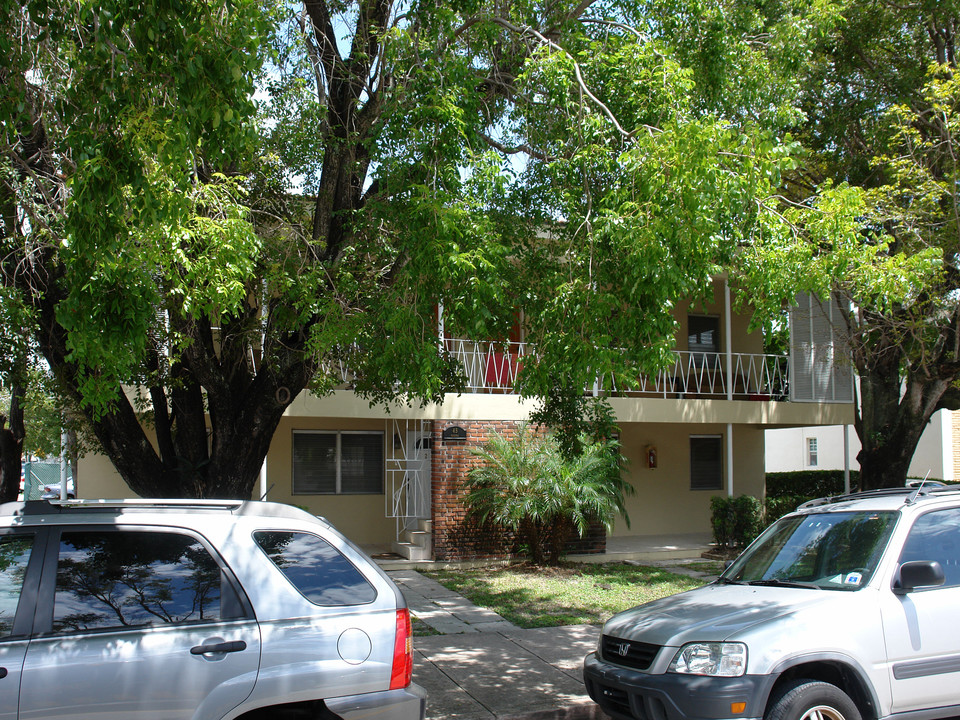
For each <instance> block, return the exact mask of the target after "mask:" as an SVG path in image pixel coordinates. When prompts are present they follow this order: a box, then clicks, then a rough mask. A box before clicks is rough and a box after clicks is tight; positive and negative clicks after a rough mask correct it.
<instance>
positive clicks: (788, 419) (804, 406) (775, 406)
mask: <svg viewBox="0 0 960 720" xmlns="http://www.w3.org/2000/svg"><path fill="white" fill-rule="evenodd" d="M607 400H608V402H609V403H610V406H611V407H612V408H613V411H614V413H615V414H616V418H617V421H618V422H622V423H682V424H691V425H704V424H715V423H733V424H736V425H757V426H763V427H792V426H804V425H850V424H853V420H854V407H853V404H852V403H794V402H782V401H772V400H769V401H768V400H717V399H702V398H689V397H687V398H667V399H664V398H629V397H620V398H617V397H615V398H607ZM538 407H539V403H538V402H536V401H535V400H521V399H520V397H519V396H517V395H513V394H499V395H498V394H482V393H466V394H463V395H452V394H451V395H447V396H446V398H445V399H444V401H443V402H442V403H429V404H427V405H425V406H423V407H420V406H418V405H414V406H408V405H405V404H403V403H391V404H390V405H389V407H388V408H384V406H382V405H374V406H373V407H371V406H370V404H369V402H367V401H366V400H364V399H362V398H360V397H358V396H357V395H356V394H355V393H353V392H352V391H349V390H337V391H334V392H333V393H331V394H330V395H326V396H323V397H317V396H315V395H311V394H309V393H301V394H300V396H299V397H297V399H296V400H294V401H293V403H292V404H291V405H290V407H289V408H287V411H286V413H285V416H287V417H326V418H334V417H336V418H353V419H370V420H382V419H383V418H384V417H388V416H389V417H392V418H396V419H400V420H403V419H424V420H526V419H528V418H529V417H530V414H531V413H532V412H533V411H535V410H536V409H537V408H538Z"/></svg>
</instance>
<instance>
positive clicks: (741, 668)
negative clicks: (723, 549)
mask: <svg viewBox="0 0 960 720" xmlns="http://www.w3.org/2000/svg"><path fill="white" fill-rule="evenodd" d="M584 676H585V680H586V685H587V689H588V691H589V693H590V696H591V697H592V698H593V699H594V700H595V701H596V702H597V703H599V704H600V706H601V707H602V709H603V710H604V711H605V712H606V713H607V714H609V715H611V716H612V717H614V718H626V719H633V718H636V719H638V720H686V719H692V718H712V719H721V718H736V719H738V720H739V719H741V718H766V719H767V720H861V719H864V720H866V719H868V718H869V719H871V720H874V719H878V718H890V717H898V718H914V719H917V718H923V719H924V720H929V719H930V718H941V717H951V716H956V715H960V491H957V490H954V489H951V488H926V487H922V488H900V489H893V490H881V491H874V492H865V493H860V494H856V495H848V496H843V497H837V498H827V499H823V500H817V501H813V502H811V503H807V504H806V505H804V506H801V507H800V508H799V509H798V510H797V511H796V512H795V513H791V514H789V515H787V516H785V517H783V518H781V519H780V520H778V521H777V522H776V523H774V524H773V525H772V526H771V527H769V528H768V529H767V530H766V531H765V532H764V533H763V534H762V535H761V536H760V537H759V538H757V540H756V541H755V542H754V543H753V544H752V545H750V547H749V548H747V550H746V551H744V553H743V554H742V555H741V556H740V557H739V558H738V559H737V560H736V561H734V563H733V564H732V565H731V566H730V567H729V568H728V569H727V570H726V571H725V572H724V573H723V575H722V576H721V577H720V578H719V580H717V581H716V582H714V583H712V584H710V585H707V586H705V587H702V588H699V589H697V590H693V591H690V592H687V593H682V594H680V595H675V596H673V597H669V598H664V599H662V600H657V601H654V602H652V603H648V604H646V605H642V606H640V607H637V608H634V609H632V610H628V611H627V612H624V613H621V614H619V615H616V616H614V617H613V618H611V619H610V620H609V621H608V622H607V623H606V625H604V628H603V633H602V636H601V639H600V645H599V648H598V649H597V651H596V652H594V653H591V654H590V655H588V656H587V658H586V659H585V661H584Z"/></svg>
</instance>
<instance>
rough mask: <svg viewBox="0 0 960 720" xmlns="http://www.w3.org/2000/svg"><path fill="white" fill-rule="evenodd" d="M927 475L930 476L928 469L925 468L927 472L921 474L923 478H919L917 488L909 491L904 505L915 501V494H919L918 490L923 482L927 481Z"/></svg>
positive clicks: (921, 487)
mask: <svg viewBox="0 0 960 720" xmlns="http://www.w3.org/2000/svg"><path fill="white" fill-rule="evenodd" d="M928 477H930V470H929V469H928V470H927V474H926V475H924V476H923V480H921V481H920V484H919V485H917V489H916V490H914V491H913V492H912V493H910V495H909V496H908V497H907V501H906V502H905V503H904V505H911V504H912V503H914V502H916V500H917V495H919V494H920V491H921V490H923V484H924V483H925V482H926V481H927V478H928Z"/></svg>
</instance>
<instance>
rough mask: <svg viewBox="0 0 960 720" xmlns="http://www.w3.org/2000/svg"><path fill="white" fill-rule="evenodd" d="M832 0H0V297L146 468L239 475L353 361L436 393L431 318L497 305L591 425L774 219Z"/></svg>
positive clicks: (563, 429)
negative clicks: (802, 90) (593, 402)
mask: <svg viewBox="0 0 960 720" xmlns="http://www.w3.org/2000/svg"><path fill="white" fill-rule="evenodd" d="M835 16H836V12H835V9H834V4H833V3H832V2H827V1H825V0H819V1H818V2H815V3H801V2H799V1H790V2H788V1H787V0H782V1H780V2H777V3H772V4H771V3H768V4H765V5H762V6H757V5H756V4H755V3H753V4H751V3H743V2H737V1H735V0H730V1H729V2H726V1H725V2H723V3H720V4H719V5H717V4H716V3H707V2H703V1H701V0H689V1H688V0H684V1H683V2H679V3H678V2H673V1H671V2H665V1H663V2H661V1H660V0H649V1H646V0H611V1H610V2H603V3H595V4H584V3H580V2H574V1H573V0H563V1H562V2H556V3H546V4H544V3H541V2H534V1H533V0H516V1H515V2H511V3H507V4H504V3H499V2H492V1H490V2H488V1H486V0H466V1H464V2H452V3H437V2H433V1H427V0H423V1H422V2H421V1H419V0H415V1H414V2H412V3H409V4H407V5H403V6H401V5H399V4H395V3H392V2H389V1H387V2H370V1H368V0H362V1H358V2H325V1H324V0H318V1H317V2H311V3H305V4H304V5H303V7H302V8H301V7H299V6H298V7H297V8H296V9H295V10H294V8H293V7H292V6H290V5H289V4H287V3H281V2H273V1H270V2H266V3H261V2H257V1H256V0H233V1H231V2H218V1H216V0H214V1H213V2H200V1H198V0H172V1H171V2H156V1H155V0H147V2H145V3H140V4H138V5H136V6H135V7H134V6H131V5H130V4H129V3H124V2H121V0H106V1H105V2H101V3H91V2H87V1H86V0H84V1H82V2H72V3H71V2H66V1H65V0H29V1H28V2H26V3H21V4H16V3H13V2H11V1H10V0H4V1H3V2H0V24H2V26H3V27H7V28H12V29H13V31H12V32H8V33H4V34H3V37H0V81H2V82H0V206H2V217H3V221H4V222H3V227H2V236H0V240H2V245H3V247H2V250H3V257H4V258H5V259H6V260H5V263H4V266H3V270H4V290H5V296H4V297H3V298H2V299H3V300H4V303H3V304H4V305H5V304H6V302H5V301H6V299H7V297H10V298H11V299H12V300H13V302H11V304H10V305H9V313H8V316H7V317H3V318H0V319H2V320H3V321H9V322H10V323H11V324H12V323H14V322H16V321H17V320H21V321H25V322H24V324H23V325H21V326H19V327H29V328H31V329H32V331H33V332H32V336H33V337H32V339H33V340H34V341H35V342H36V343H37V345H38V348H39V351H40V352H41V353H42V354H43V355H44V357H45V358H46V359H47V360H48V362H49V363H50V365H51V367H52V368H53V370H54V372H55V373H56V375H57V377H58V378H59V379H60V380H61V382H62V383H63V385H62V387H63V388H64V390H65V392H67V393H68V394H69V395H70V396H71V398H72V400H73V401H74V402H75V404H76V405H77V406H78V407H79V409H80V410H81V411H82V412H83V413H84V415H85V416H86V419H87V420H88V421H89V423H90V424H91V426H92V429H93V432H94V433H95V434H96V436H97V437H98V438H99V439H100V441H101V442H103V444H104V446H105V448H106V449H107V451H108V452H110V454H111V457H112V459H113V460H114V463H115V464H116V465H117V467H118V469H119V470H120V472H121V474H123V476H124V478H125V479H126V480H127V482H128V484H130V485H131V487H134V488H135V489H136V490H137V491H138V492H143V493H146V494H150V495H157V494H200V495H203V494H218V495H226V494H231V495H238V496H248V495H249V494H250V491H251V489H252V486H253V483H254V482H255V479H256V470H257V469H258V468H259V467H260V465H261V461H262V458H263V455H264V454H265V453H266V448H267V447H268V446H269V436H270V434H271V433H272V432H273V430H274V429H275V428H276V426H277V423H279V421H280V418H281V417H282V415H283V412H284V410H285V407H286V405H287V404H289V402H291V401H292V400H293V399H294V398H295V397H296V396H297V395H298V394H299V393H300V392H301V391H302V390H304V389H307V388H309V389H312V390H313V391H314V392H317V393H324V392H328V391H330V390H332V389H333V388H335V387H337V386H339V385H341V384H342V382H343V373H342V370H343V369H344V368H348V369H349V371H350V382H351V386H352V388H353V389H354V390H355V391H356V392H357V393H359V394H360V395H361V396H363V397H365V398H368V399H370V400H371V401H374V402H388V401H401V402H410V403H418V402H419V403H424V402H429V401H437V400H441V399H442V398H443V396H444V394H445V393H447V392H458V391H460V390H462V389H463V387H464V385H465V384H466V380H467V378H466V375H465V370H464V368H463V367H462V366H461V365H460V364H459V363H458V362H457V358H455V357H454V356H453V355H452V353H451V347H450V345H449V344H448V343H446V342H445V341H446V340H447V339H448V338H456V339H466V340H474V341H490V340H493V341H503V340H505V339H506V338H507V337H509V335H510V333H511V330H512V328H513V326H514V324H515V320H516V319H517V318H518V316H519V317H520V318H521V320H520V323H519V324H520V325H522V327H521V330H522V334H523V337H524V339H525V341H526V342H528V343H529V344H530V345H531V346H532V347H534V348H535V350H536V351H535V353H533V354H530V355H528V356H527V357H525V358H524V362H523V364H522V368H521V371H520V376H519V379H518V381H517V389H518V390H519V392H520V393H521V394H522V395H523V396H525V397H535V398H538V399H539V400H541V401H542V404H543V412H544V413H545V415H544V417H545V418H547V419H549V420H550V423H551V426H553V427H555V428H556V429H557V431H558V433H560V434H561V443H562V446H563V448H564V452H565V453H566V455H567V456H568V457H569V458H570V459H571V461H572V460H573V459H574V458H575V457H576V456H578V455H579V454H580V453H579V452H578V450H579V445H580V442H581V441H580V439H579V436H580V434H581V431H582V430H583V429H588V431H589V432H590V433H591V437H592V439H597V438H610V437H612V434H611V431H610V424H609V423H608V422H607V421H605V420H603V419H602V418H601V417H600V416H599V415H598V416H597V417H595V418H591V417H590V414H591V413H593V412H594V410H592V409H591V408H590V407H589V406H585V405H583V403H582V402H581V401H582V396H583V394H584V391H585V390H586V389H588V388H592V387H593V386H594V384H595V383H597V384H598V385H600V386H602V388H599V389H606V387H609V386H611V385H612V384H613V383H616V385H617V387H618V388H630V387H634V386H635V385H636V383H637V381H638V377H639V375H640V374H641V373H644V372H649V371H652V370H656V369H659V368H660V367H662V366H664V365H665V364H666V363H667V362H668V361H669V360H670V358H671V354H670V351H671V350H672V349H673V342H674V337H675V334H676V327H675V322H674V319H673V314H672V312H671V311H672V310H673V308H674V305H675V303H676V302H677V301H678V300H679V299H681V298H689V299H694V300H696V299H702V298H703V297H705V295H706V294H707V293H708V292H709V290H710V288H711V278H712V277H713V276H714V275H715V274H716V273H718V272H720V271H722V270H723V269H724V268H725V267H726V266H727V265H729V264H730V263H731V262H732V261H733V260H734V259H735V258H736V257H738V248H739V247H740V246H743V245H745V244H748V243H749V242H750V240H751V239H752V238H754V237H758V236H764V237H767V236H772V237H779V236H778V235H777V233H778V232H780V231H779V230H777V228H779V227H780V226H781V225H782V224H783V217H784V215H783V213H781V212H780V208H778V207H775V206H774V203H773V201H772V200H771V198H773V197H775V196H776V195H777V194H778V192H779V188H780V185H781V181H782V178H783V176H784V174H785V173H787V172H790V171H792V170H793V169H794V168H795V167H796V165H797V160H796V157H795V156H796V154H797V151H798V148H797V146H796V143H795V141H794V140H793V139H792V138H790V137H788V136H786V135H785V134H784V133H783V129H784V127H786V125H787V124H788V123H789V122H790V121H793V120H794V119H796V118H797V117H799V115H798V113H797V109H796V107H794V99H795V97H796V86H797V80H796V78H797V70H798V69H800V68H803V67H805V63H806V62H807V61H808V59H809V57H810V53H811V52H812V49H811V43H812V42H814V41H816V40H818V39H819V38H821V37H823V35H824V33H826V32H828V31H829V29H830V28H831V27H833V24H834V23H835V22H836V17H835ZM440 307H442V308H443V319H444V330H445V337H443V338H441V337H438V331H437V318H438V308H440ZM40 328H44V331H43V332H40V331H39V329H40ZM15 335H16V332H13V331H10V328H7V329H6V331H0V342H11V343H12V342H14V341H15ZM438 348H439V351H438ZM132 386H133V387H143V388H145V389H146V390H147V392H146V393H144V394H143V395H140V396H139V397H138V399H137V405H136V406H134V405H132V404H131V401H130V400H129V398H128V396H127V395H126V394H125V393H124V391H123V388H124V387H132ZM138 413H139V414H138ZM141 421H142V422H143V423H144V424H146V425H150V426H152V430H153V432H152V434H151V437H150V438H147V436H146V434H145V433H143V432H142V430H141V429H140V422H141ZM591 425H592V426H596V427H595V428H594V429H589V427H586V428H585V426H591ZM207 432H209V434H210V441H209V443H207V442H200V441H198V438H201V437H204V436H205V434H206V433H207ZM586 446H587V447H589V446H590V443H589V442H588V443H586ZM558 477H560V476H559V475H558ZM558 482H559V481H558ZM584 502H585V503H587V504H589V503H588V502H587V501H584Z"/></svg>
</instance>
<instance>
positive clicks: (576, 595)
mask: <svg viewBox="0 0 960 720" xmlns="http://www.w3.org/2000/svg"><path fill="white" fill-rule="evenodd" d="M424 574H425V575H428V576H429V577H432V578H433V579H434V580H436V581H437V582H439V583H440V584H441V585H444V586H445V587H447V588H449V589H451V590H454V591H456V592H458V593H460V594H461V595H463V596H464V597H466V598H467V599H468V600H470V601H471V602H473V603H474V604H476V605H480V606H481V607H486V608H489V609H491V610H493V611H494V612H496V613H498V614H499V615H501V616H502V617H503V618H504V619H505V620H509V621H510V622H512V623H513V624H514V625H517V626H519V627H522V628H537V627H557V626H561V625H579V624H584V623H586V624H591V625H600V624H602V623H603V622H604V621H605V620H607V619H608V618H609V617H610V616H611V615H614V614H615V613H618V612H620V611H621V610H626V609H628V608H631V607H633V606H634V605H639V604H641V603H645V602H649V601H650V600H656V599H657V598H661V597H665V596H667V595H674V594H676V593H678V592H683V591H684V590H691V589H693V588H696V587H700V586H701V585H703V584H704V581H703V580H699V579H695V578H690V577H686V576H684V575H675V574H673V573H669V572H666V571H664V570H662V569H660V568H653V567H645V566H635V565H622V564H607V565H587V564H584V565H565V566H563V567H558V568H554V567H536V566H531V565H509V566H506V567H497V568H477V569H470V570H443V571H438V572H427V573H424Z"/></svg>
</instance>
